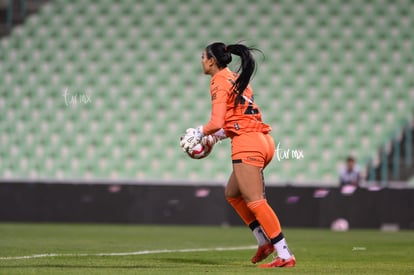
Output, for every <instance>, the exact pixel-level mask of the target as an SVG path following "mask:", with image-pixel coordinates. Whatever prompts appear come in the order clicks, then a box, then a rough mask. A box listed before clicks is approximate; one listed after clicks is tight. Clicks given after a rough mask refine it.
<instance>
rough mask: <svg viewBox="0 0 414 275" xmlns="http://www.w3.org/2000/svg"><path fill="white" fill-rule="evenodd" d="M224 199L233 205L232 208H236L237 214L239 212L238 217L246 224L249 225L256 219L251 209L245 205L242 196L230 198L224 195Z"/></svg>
mask: <svg viewBox="0 0 414 275" xmlns="http://www.w3.org/2000/svg"><path fill="white" fill-rule="evenodd" d="M226 200H227V201H228V202H229V203H230V205H231V206H233V208H234V210H236V212H237V214H239V216H240V218H241V219H242V220H243V222H244V223H245V224H246V225H250V224H251V223H252V222H254V221H255V220H256V217H255V216H254V215H253V213H252V211H250V209H249V208H248V207H247V205H246V202H245V201H244V199H243V198H242V197H238V198H230V197H226Z"/></svg>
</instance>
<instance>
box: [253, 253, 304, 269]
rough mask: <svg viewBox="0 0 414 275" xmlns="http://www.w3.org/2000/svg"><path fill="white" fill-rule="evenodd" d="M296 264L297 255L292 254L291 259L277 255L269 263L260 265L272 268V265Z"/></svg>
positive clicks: (286, 265) (290, 265) (287, 265)
mask: <svg viewBox="0 0 414 275" xmlns="http://www.w3.org/2000/svg"><path fill="white" fill-rule="evenodd" d="M295 265H296V259H295V256H293V255H292V257H290V258H289V259H282V258H279V257H276V258H275V259H274V260H273V261H271V262H270V263H267V264H261V265H259V267H260V268H271V267H294V266H295Z"/></svg>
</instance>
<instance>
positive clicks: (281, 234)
mask: <svg viewBox="0 0 414 275" xmlns="http://www.w3.org/2000/svg"><path fill="white" fill-rule="evenodd" d="M283 238H284V236H283V233H282V232H280V233H279V235H277V236H276V237H274V238H272V239H271V240H270V242H271V243H272V244H275V243H278V242H279V241H281V240H282V239H283Z"/></svg>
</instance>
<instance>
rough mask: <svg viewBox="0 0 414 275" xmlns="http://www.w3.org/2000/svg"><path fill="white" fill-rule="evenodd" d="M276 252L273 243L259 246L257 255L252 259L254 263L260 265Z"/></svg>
mask: <svg viewBox="0 0 414 275" xmlns="http://www.w3.org/2000/svg"><path fill="white" fill-rule="evenodd" d="M273 251H275V247H274V246H273V244H271V243H267V244H265V245H262V246H259V247H258V248H257V251H256V254H255V255H254V256H253V258H252V263H254V264H255V263H258V262H261V261H263V260H264V259H266V258H267V257H268V256H269V255H270V254H272V253H273Z"/></svg>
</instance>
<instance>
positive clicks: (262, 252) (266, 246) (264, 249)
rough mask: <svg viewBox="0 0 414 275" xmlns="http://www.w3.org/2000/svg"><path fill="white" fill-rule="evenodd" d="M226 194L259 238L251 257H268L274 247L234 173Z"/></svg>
mask: <svg viewBox="0 0 414 275" xmlns="http://www.w3.org/2000/svg"><path fill="white" fill-rule="evenodd" d="M225 196H226V200H227V201H228V202H229V204H230V205H231V206H232V207H233V208H234V210H235V211H236V213H237V214H238V215H239V216H240V218H241V219H242V220H243V222H244V223H245V224H246V225H247V226H249V228H250V229H251V230H252V232H253V235H254V236H255V238H256V240H257V244H258V246H259V247H258V249H257V252H256V254H255V255H254V256H253V257H252V259H251V261H252V263H257V262H260V261H262V260H264V259H266V258H267V256H269V255H270V254H272V253H273V251H274V247H273V245H272V244H271V243H270V241H269V239H268V238H267V236H266V234H265V233H264V231H263V228H262V227H261V226H260V224H259V222H258V221H257V220H256V217H255V216H254V214H253V213H252V212H251V211H250V209H249V208H248V207H247V204H246V202H245V200H244V199H243V197H242V196H241V193H240V190H239V187H238V184H237V181H236V177H235V176H234V173H232V174H231V175H230V178H229V181H228V183H227V185H226V189H225Z"/></svg>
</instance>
